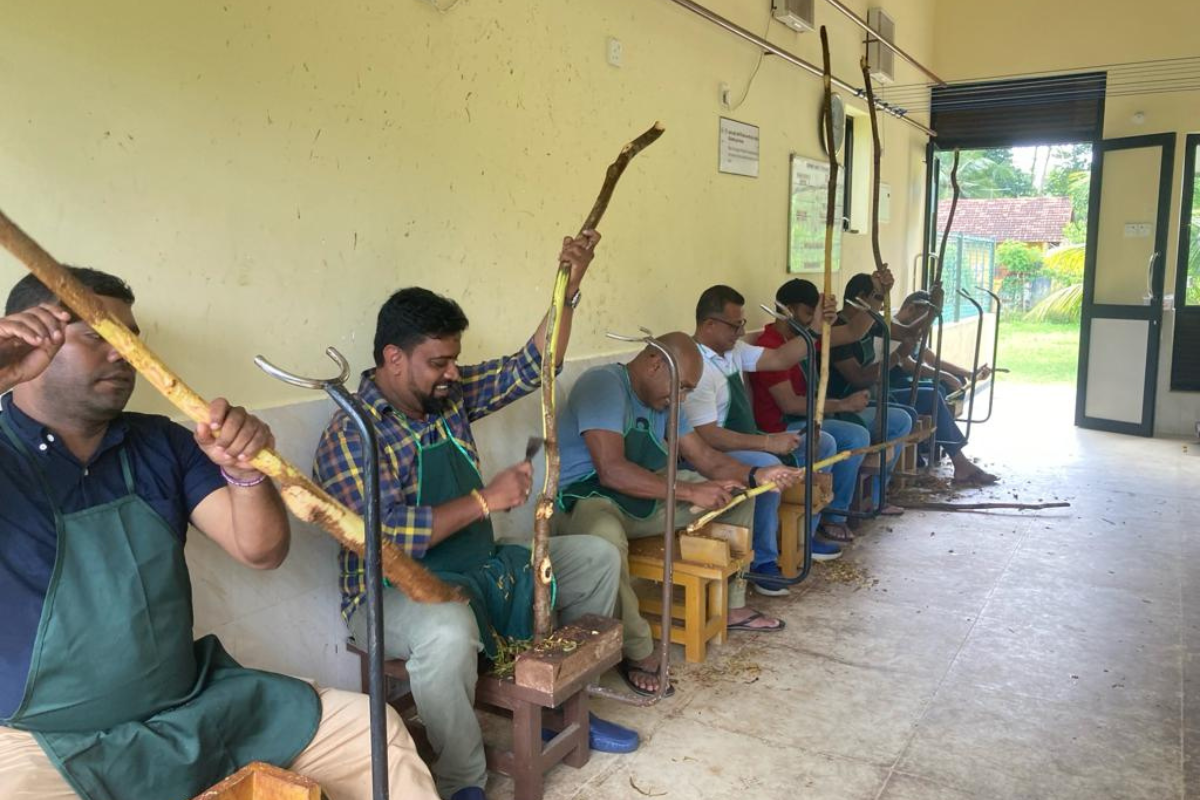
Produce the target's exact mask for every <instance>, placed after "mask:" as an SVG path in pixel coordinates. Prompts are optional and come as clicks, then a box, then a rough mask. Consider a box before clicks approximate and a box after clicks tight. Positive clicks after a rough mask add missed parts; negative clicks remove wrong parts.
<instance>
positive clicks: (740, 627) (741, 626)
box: [725, 611, 787, 633]
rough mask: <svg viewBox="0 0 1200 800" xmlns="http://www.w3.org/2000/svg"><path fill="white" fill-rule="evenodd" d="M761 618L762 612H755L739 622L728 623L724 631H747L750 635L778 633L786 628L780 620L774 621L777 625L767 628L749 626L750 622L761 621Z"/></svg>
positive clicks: (784, 623)
mask: <svg viewBox="0 0 1200 800" xmlns="http://www.w3.org/2000/svg"><path fill="white" fill-rule="evenodd" d="M762 618H763V615H762V612H761V611H755V612H754V613H753V614H751V615H750V616H748V617H746V618H745V619H744V620H742V621H741V622H738V623H732V622H731V623H729V624H728V625H726V626H725V630H727V631H748V632H750V633H778V632H779V631H781V630H783V629H784V628H786V627H787V623H786V622H784V621H783V620H781V619H777V620H775V622H777V623H778V624H777V625H771V626H769V627H762V626H761V625H751V624H750V623H751V622H754V620H756V619H762Z"/></svg>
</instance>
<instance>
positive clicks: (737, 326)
mask: <svg viewBox="0 0 1200 800" xmlns="http://www.w3.org/2000/svg"><path fill="white" fill-rule="evenodd" d="M709 319H711V320H713V321H715V322H720V323H721V324H723V325H728V326H729V327H731V328H733V329H734V330H735V331H737V332H738V333H739V334H742V333H745V332H746V320H741V321H740V322H730V321H729V320H727V319H723V318H722V317H709Z"/></svg>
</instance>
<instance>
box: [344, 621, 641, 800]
mask: <svg viewBox="0 0 1200 800" xmlns="http://www.w3.org/2000/svg"><path fill="white" fill-rule="evenodd" d="M555 634H556V635H557V636H558V637H562V638H570V639H577V640H579V641H581V642H585V643H586V644H581V645H580V647H579V648H578V649H577V650H576V651H574V652H573V653H566V654H559V653H554V654H546V655H533V656H531V657H529V658H528V659H526V657H525V656H524V655H522V656H518V660H517V664H516V667H515V671H514V675H509V676H507V677H504V678H500V677H497V676H496V675H494V674H492V673H490V672H483V673H482V674H480V676H479V682H478V683H477V684H476V685H475V706H476V708H479V709H482V710H485V711H489V712H493V713H500V714H502V715H504V716H508V717H510V718H511V720H512V743H511V746H510V749H508V750H503V749H500V748H496V747H492V746H490V745H487V746H485V748H484V750H485V753H486V756H487V765H488V769H490V770H492V771H493V772H498V773H500V774H501V775H507V776H508V777H510V778H512V780H513V797H514V800H541V797H542V793H543V790H544V788H545V776H546V773H547V772H548V771H549V770H550V769H552V768H553V767H555V766H557V765H558V764H559V763H564V764H567V765H568V766H572V767H575V768H579V767H582V766H584V765H585V764H587V762H588V759H589V757H590V756H591V748H590V746H589V744H588V729H589V723H588V693H587V686H588V684H590V683H592V682H594V681H595V679H596V678H597V677H598V676H599V674H600V673H602V672H604V671H605V670H608V669H611V668H612V667H614V666H616V664H617V662H618V661H620V660H621V624H620V623H619V622H618V621H617V620H614V619H609V618H607V617H596V616H592V615H588V616H585V617H582V618H580V619H579V620H577V621H576V622H574V623H572V624H570V625H565V626H563V627H561V628H559V629H558V630H557V631H555ZM346 649H347V650H348V651H349V652H351V653H353V654H354V655H356V656H358V658H359V667H360V675H361V679H362V691H363V693H364V694H365V693H366V692H367V691H368V688H369V684H368V677H369V669H368V665H367V654H366V651H365V650H363V649H361V648H359V647H358V646H357V645H355V644H354V643H347V645H346ZM383 673H384V691H385V695H386V696H387V701H388V704H389V705H390V706H392V708H394V709H396V712H397V713H398V714H400V717H401V719H403V720H404V723H405V725H406V727H408V729H409V731H410V732H411V733H412V735H413V739H414V740H415V741H416V743H417V749H418V751H419V752H420V753H421V756H422V757H423V758H424V759H425V760H426V761H427V762H429V761H432V756H433V753H432V748H431V747H430V746H429V740H428V737H427V736H426V735H425V727H424V725H422V724H421V722H420V720H419V718H417V717H416V716H415V714H414V712H415V711H416V704H415V702H414V701H413V698H412V693H411V691H410V689H409V687H408V680H409V677H408V666H407V664H406V663H405V661H404V660H403V659H398V658H397V659H390V660H387V661H384V665H383ZM518 680H520V683H518ZM544 729H549V730H552V731H555V736H554V737H553V738H552V739H550V741H548V742H543V741H542V731H543V730H544Z"/></svg>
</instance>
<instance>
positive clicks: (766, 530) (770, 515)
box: [725, 450, 782, 572]
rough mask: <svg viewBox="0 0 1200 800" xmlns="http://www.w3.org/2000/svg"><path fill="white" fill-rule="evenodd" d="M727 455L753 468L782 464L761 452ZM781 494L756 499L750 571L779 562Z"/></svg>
mask: <svg viewBox="0 0 1200 800" xmlns="http://www.w3.org/2000/svg"><path fill="white" fill-rule="evenodd" d="M725 455H727V456H729V457H730V458H735V459H737V460H738V461H740V462H742V463H743V464H746V465H749V466H751V467H774V466H779V464H781V463H782V462H781V461H780V460H779V458H778V457H776V456H774V455H772V454H771V453H764V452H763V451H761V450H733V451H731V452H728V453H726V454H725ZM779 501H780V497H779V492H765V493H763V494H760V495H759V496H758V497H756V498H754V561H753V563H751V564H750V570H751V571H752V572H753V571H757V570H758V568H759V567H761V566H763V565H764V564H774V563H775V562H776V561H778V560H779Z"/></svg>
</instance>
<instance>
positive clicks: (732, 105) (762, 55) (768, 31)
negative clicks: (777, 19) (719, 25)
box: [729, 12, 775, 112]
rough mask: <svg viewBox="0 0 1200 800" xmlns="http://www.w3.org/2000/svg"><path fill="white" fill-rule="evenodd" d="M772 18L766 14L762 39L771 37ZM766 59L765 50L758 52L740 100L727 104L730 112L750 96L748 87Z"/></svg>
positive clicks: (752, 83) (740, 105) (769, 14)
mask: <svg viewBox="0 0 1200 800" xmlns="http://www.w3.org/2000/svg"><path fill="white" fill-rule="evenodd" d="M774 16H775V15H774V14H773V13H770V12H768V14H767V29H766V30H765V31H763V35H762V38H763V39H766V38H767V37H768V36H770V35H771V20H772V19H774ZM766 57H767V51H766V50H759V51H758V62H757V63H755V65H754V71H753V72H751V73H750V79H749V80H748V81H746V90H745V91H744V92H742V96H741V98H740V99H739V100H738V101H737V102H736V103H730V104H729V111H730V112H733V111H737V110H738V109H739V108H741V107H742V103H744V102H746V98H747V97H749V96H750V87H751V86H753V85H754V79H755V78H757V77H758V71H759V70H760V69H762V65H763V60H764V59H765V58H766Z"/></svg>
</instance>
